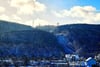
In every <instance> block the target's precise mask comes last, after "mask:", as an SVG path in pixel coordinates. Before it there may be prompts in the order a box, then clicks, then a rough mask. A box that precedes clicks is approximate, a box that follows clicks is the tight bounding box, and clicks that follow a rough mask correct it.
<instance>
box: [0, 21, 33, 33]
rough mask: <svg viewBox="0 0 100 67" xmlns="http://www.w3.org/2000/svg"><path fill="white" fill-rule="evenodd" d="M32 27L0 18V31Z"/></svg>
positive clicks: (30, 28)
mask: <svg viewBox="0 0 100 67" xmlns="http://www.w3.org/2000/svg"><path fill="white" fill-rule="evenodd" d="M32 29H33V28H32V27H31V26H27V25H22V24H18V23H14V22H9V21H3V20H0V33H3V32H10V31H19V30H32Z"/></svg>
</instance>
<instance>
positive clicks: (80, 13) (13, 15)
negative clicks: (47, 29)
mask: <svg viewBox="0 0 100 67" xmlns="http://www.w3.org/2000/svg"><path fill="white" fill-rule="evenodd" d="M99 3H100V0H0V20H6V21H11V22H13V23H20V24H25V25H30V26H38V25H42V26H43V25H57V23H59V24H60V25H63V24H76V23H79V24H83V23H86V24H100V5H99Z"/></svg>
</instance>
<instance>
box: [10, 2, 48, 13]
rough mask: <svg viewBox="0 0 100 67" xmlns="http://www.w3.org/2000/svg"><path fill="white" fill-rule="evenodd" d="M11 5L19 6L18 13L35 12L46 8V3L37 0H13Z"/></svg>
mask: <svg viewBox="0 0 100 67" xmlns="http://www.w3.org/2000/svg"><path fill="white" fill-rule="evenodd" d="M10 5H11V6H12V7H15V8H17V10H18V14H33V13H34V12H40V11H45V9H46V6H45V5H44V4H42V3H40V2H38V1H36V0H11V1H10Z"/></svg>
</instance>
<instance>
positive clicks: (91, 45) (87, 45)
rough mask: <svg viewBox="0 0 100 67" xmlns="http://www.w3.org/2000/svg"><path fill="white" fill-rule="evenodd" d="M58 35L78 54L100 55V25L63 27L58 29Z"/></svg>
mask: <svg viewBox="0 0 100 67" xmlns="http://www.w3.org/2000/svg"><path fill="white" fill-rule="evenodd" d="M58 33H59V34H62V35H63V36H64V38H65V41H66V43H65V45H66V46H70V47H74V48H73V49H75V53H76V54H79V55H81V56H94V55H96V54H98V53H100V25H91V24H71V25H62V26H59V27H58V28H57V30H56V34H58Z"/></svg>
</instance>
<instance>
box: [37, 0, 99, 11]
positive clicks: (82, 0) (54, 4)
mask: <svg viewBox="0 0 100 67" xmlns="http://www.w3.org/2000/svg"><path fill="white" fill-rule="evenodd" d="M38 1H39V2H41V3H44V4H46V5H47V6H49V7H50V8H55V9H70V8H71V7H73V6H93V7H96V8H97V9H98V10H100V0H38Z"/></svg>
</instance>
